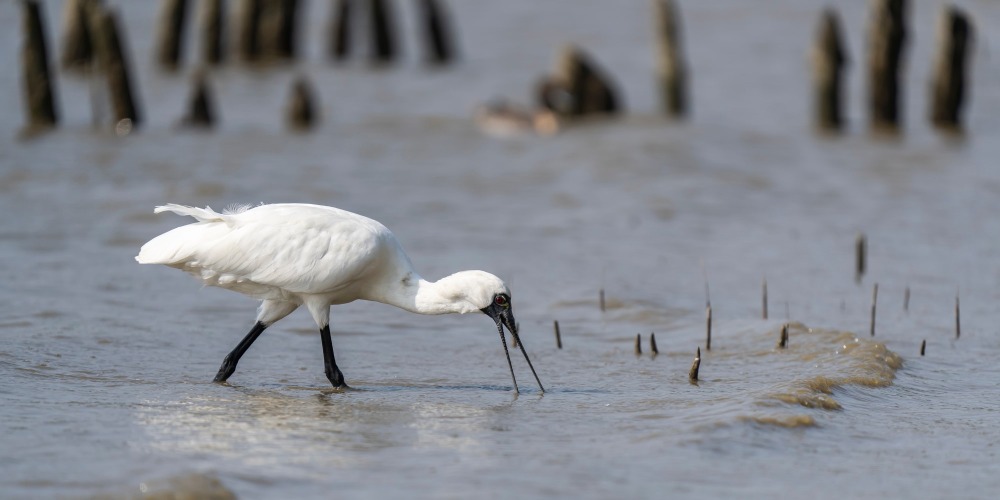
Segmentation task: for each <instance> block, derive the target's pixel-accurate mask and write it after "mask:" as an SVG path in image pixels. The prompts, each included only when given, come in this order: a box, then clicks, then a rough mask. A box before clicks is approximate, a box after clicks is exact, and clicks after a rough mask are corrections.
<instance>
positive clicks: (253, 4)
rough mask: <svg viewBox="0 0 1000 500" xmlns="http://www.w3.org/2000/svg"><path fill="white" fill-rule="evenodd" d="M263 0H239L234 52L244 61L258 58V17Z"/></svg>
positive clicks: (254, 60) (259, 16)
mask: <svg viewBox="0 0 1000 500" xmlns="http://www.w3.org/2000/svg"><path fill="white" fill-rule="evenodd" d="M262 3H263V0H241V1H240V4H239V7H240V11H239V16H238V23H239V25H238V26H237V28H236V37H237V39H236V52H237V54H238V55H239V57H240V59H241V60H242V61H244V62H256V61H257V60H258V59H260V40H259V39H258V32H259V31H260V18H261V9H262V7H263V5H262Z"/></svg>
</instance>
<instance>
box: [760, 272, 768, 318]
mask: <svg viewBox="0 0 1000 500" xmlns="http://www.w3.org/2000/svg"><path fill="white" fill-rule="evenodd" d="M761 288H762V290H761V301H760V305H761V311H762V312H763V314H762V317H763V318H764V319H767V278H765V279H764V286H763V287H761Z"/></svg>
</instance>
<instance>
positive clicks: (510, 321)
mask: <svg viewBox="0 0 1000 500" xmlns="http://www.w3.org/2000/svg"><path fill="white" fill-rule="evenodd" d="M483 312H484V313H486V314H487V315H488V316H489V317H491V318H493V321H496V324H497V331H498V332H500V341H501V342H503V350H504V354H506V355H507V366H509V367H510V378H511V379H514V365H513V364H511V362H510V352H508V351H507V340H506V339H505V338H504V334H503V327H507V331H509V332H510V334H511V336H513V338H514V343H515V344H516V345H517V346H518V347H520V348H521V354H524V360H525V361H527V362H528V368H531V374H532V375H534V376H535V382H538V388H539V389H541V391H542V392H545V387H544V386H542V381H541V380H539V378H538V374H537V373H535V367H534V365H532V364H531V358H529V357H528V351H526V350H525V349H524V342H522V341H521V337H520V336H518V334H517V322H516V321H514V314H513V313H512V312H511V310H510V308H509V307H499V306H496V305H493V306H490V307H487V308H485V309H483ZM501 325H502V326H501ZM514 390H515V391H517V390H518V389H517V380H516V379H514ZM518 392H520V391H518Z"/></svg>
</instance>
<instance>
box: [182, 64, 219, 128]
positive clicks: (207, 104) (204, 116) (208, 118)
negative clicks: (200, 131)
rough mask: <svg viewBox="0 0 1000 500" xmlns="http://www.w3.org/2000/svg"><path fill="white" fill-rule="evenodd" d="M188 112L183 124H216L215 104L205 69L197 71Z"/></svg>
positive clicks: (205, 125) (204, 125) (191, 125)
mask: <svg viewBox="0 0 1000 500" xmlns="http://www.w3.org/2000/svg"><path fill="white" fill-rule="evenodd" d="M192 83H193V88H192V93H191V100H190V103H189V104H188V114H187V116H185V117H184V120H183V122H182V123H183V125H185V126H189V127H206V128H207V127H212V126H213V125H215V105H214V104H213V99H212V92H211V90H210V89H209V87H208V82H207V80H206V78H205V72H204V71H198V72H197V73H195V76H194V79H193V82H192Z"/></svg>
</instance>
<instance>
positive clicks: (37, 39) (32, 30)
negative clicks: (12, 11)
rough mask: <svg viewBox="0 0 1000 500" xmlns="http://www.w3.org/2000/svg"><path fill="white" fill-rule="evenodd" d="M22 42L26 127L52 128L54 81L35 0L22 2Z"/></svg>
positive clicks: (56, 119) (54, 120)
mask: <svg viewBox="0 0 1000 500" xmlns="http://www.w3.org/2000/svg"><path fill="white" fill-rule="evenodd" d="M22 6H23V8H24V11H23V12H24V15H23V32H24V33H23V34H24V42H23V45H22V46H21V68H22V69H21V71H22V72H23V75H24V78H23V80H22V81H23V84H24V97H25V98H24V104H25V112H26V113H27V120H26V121H27V123H26V124H25V125H26V126H25V130H26V131H28V132H29V133H30V132H37V131H39V130H42V129H45V128H49V127H54V126H55V125H56V124H57V123H58V122H59V117H58V115H57V114H56V104H55V97H54V92H53V89H54V87H55V81H54V80H53V79H52V74H51V72H50V71H49V55H48V47H47V45H46V43H45V22H44V21H43V20H42V11H41V9H40V8H39V6H38V2H37V1H36V0H25V1H24V2H23V3H22Z"/></svg>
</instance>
